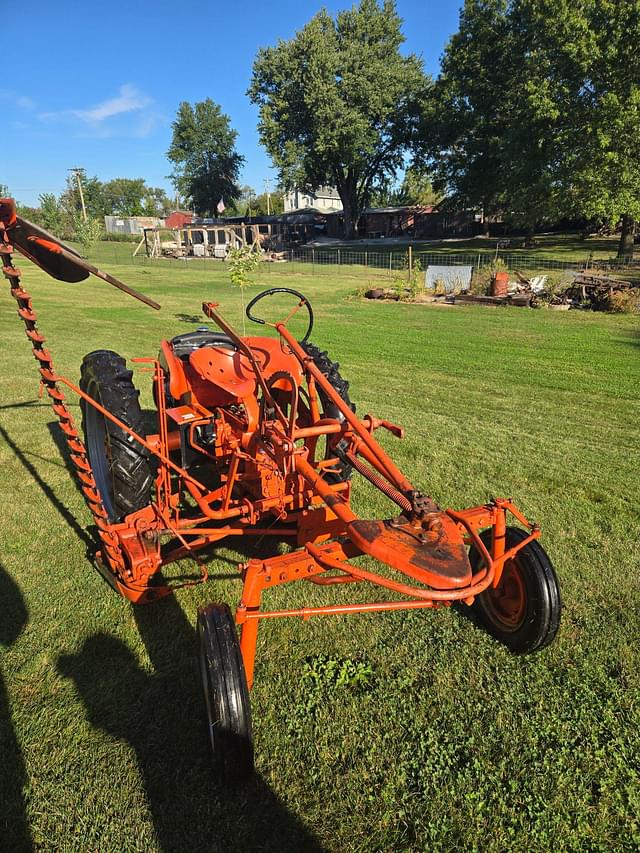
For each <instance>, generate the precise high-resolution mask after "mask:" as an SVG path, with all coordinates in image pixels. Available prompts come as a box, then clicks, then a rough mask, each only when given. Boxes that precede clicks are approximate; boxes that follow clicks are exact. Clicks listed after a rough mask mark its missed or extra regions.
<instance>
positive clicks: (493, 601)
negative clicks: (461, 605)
mask: <svg viewBox="0 0 640 853" xmlns="http://www.w3.org/2000/svg"><path fill="white" fill-rule="evenodd" d="M528 535H529V534H528V533H527V532H526V531H525V530H522V529H520V528H519V527H507V530H506V540H505V548H506V549H507V550H508V549H509V548H513V546H514V545H517V544H518V542H522V540H523V539H526V537H527V536H528ZM481 538H482V541H483V542H484V544H485V545H486V546H487V549H488V550H489V552H491V530H486V531H485V532H484V533H483V534H482V537H481ZM469 559H470V561H471V566H472V568H473V571H474V572H475V571H477V570H478V569H479V567H480V563H481V558H480V554H479V553H478V551H477V549H475V548H472V549H471V552H470V554H469ZM471 609H472V612H473V616H474V617H475V620H476V621H477V622H478V623H479V624H480V625H481V626H482V627H483V628H484V629H485V630H486V631H487V632H488V633H489V634H491V635H492V636H493V637H495V638H496V639H497V640H499V641H500V642H501V643H503V644H504V645H505V646H507V648H509V649H510V650H511V651H512V652H515V653H516V654H525V653H528V652H535V651H539V650H540V649H543V648H544V647H545V646H548V645H549V644H550V643H551V642H552V641H553V639H554V637H555V635H556V633H557V631H558V627H559V625H560V613H561V610H562V602H561V600H560V588H559V586H558V579H557V577H556V573H555V571H554V569H553V565H552V563H551V560H550V559H549V556H548V554H547V552H546V551H545V550H544V548H543V547H542V545H540V544H539V542H538V541H537V540H535V539H534V540H533V541H532V542H530V543H529V544H528V545H525V547H524V548H522V549H521V550H520V551H518V553H517V554H516V555H515V557H514V558H513V559H512V560H508V561H507V562H506V563H505V565H504V569H503V572H502V576H501V578H500V583H499V584H498V586H497V587H496V588H495V589H493V588H492V587H489V589H486V590H485V591H484V592H482V593H481V594H480V595H478V596H477V597H476V600H475V602H474V603H473V605H472V608H471Z"/></svg>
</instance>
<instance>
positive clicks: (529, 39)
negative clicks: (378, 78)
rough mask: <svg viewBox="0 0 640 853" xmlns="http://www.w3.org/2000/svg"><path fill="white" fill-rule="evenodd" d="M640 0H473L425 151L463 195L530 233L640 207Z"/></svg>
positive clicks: (625, 234) (628, 226)
mask: <svg viewBox="0 0 640 853" xmlns="http://www.w3.org/2000/svg"><path fill="white" fill-rule="evenodd" d="M639 38H640V0H625V2H624V3H619V2H616V0H581V2H580V3H575V2H573V1H572V0H466V2H465V4H464V7H463V10H462V12H461V16H460V28H459V31H458V32H457V33H456V34H455V35H454V36H453V37H452V39H451V41H450V42H449V44H448V46H447V48H446V50H445V54H444V57H443V62H442V71H441V74H440V76H439V78H438V80H437V81H436V84H435V87H434V92H433V98H432V100H431V102H430V104H429V106H428V109H426V110H425V114H424V124H423V138H424V139H425V154H426V158H425V159H430V162H431V165H432V166H433V168H434V171H435V174H436V182H435V183H436V187H437V188H439V189H442V190H444V191H446V192H448V193H452V194H453V196H454V197H455V198H456V200H457V201H458V203H462V204H464V205H475V206H481V207H483V208H484V210H485V211H486V212H489V211H491V210H502V211H503V212H504V213H505V214H506V215H507V216H508V217H509V218H510V219H511V220H512V221H514V222H515V223H516V224H519V225H522V226H523V227H524V228H525V229H526V230H527V231H528V232H531V231H532V230H533V228H534V226H535V224H536V223H537V222H541V221H544V220H550V219H556V218H559V217H560V216H573V217H575V216H580V217H586V218H599V219H601V220H608V221H609V222H612V223H616V222H617V221H619V220H620V219H622V222H623V229H622V237H621V243H620V249H619V252H620V253H621V254H629V253H630V252H631V251H632V248H633V222H634V219H637V218H640V134H639V133H638V130H639V129H640V67H639V66H638V63H637V61H636V59H635V51H636V48H637V43H638V39H639Z"/></svg>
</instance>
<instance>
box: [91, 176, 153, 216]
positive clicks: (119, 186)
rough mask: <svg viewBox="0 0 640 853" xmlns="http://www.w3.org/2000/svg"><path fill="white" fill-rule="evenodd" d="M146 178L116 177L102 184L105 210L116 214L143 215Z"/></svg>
mask: <svg viewBox="0 0 640 853" xmlns="http://www.w3.org/2000/svg"><path fill="white" fill-rule="evenodd" d="M146 189H147V188H146V186H145V182H144V178H114V179H113V180H112V181H107V183H106V184H103V186H102V195H103V199H104V208H105V211H106V212H108V213H109V214H113V215H114V216H143V215H144V213H145V210H144V196H145V190H146Z"/></svg>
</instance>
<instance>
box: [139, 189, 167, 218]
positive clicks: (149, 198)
mask: <svg viewBox="0 0 640 853" xmlns="http://www.w3.org/2000/svg"><path fill="white" fill-rule="evenodd" d="M142 207H143V214H144V215H145V216H160V217H162V216H167V215H168V214H169V213H171V211H172V210H173V202H172V200H171V199H170V198H169V196H168V195H167V193H166V190H164V189H163V188H162V187H145V191H144V197H143V199H142Z"/></svg>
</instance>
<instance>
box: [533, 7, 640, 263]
mask: <svg viewBox="0 0 640 853" xmlns="http://www.w3.org/2000/svg"><path fill="white" fill-rule="evenodd" d="M520 4H521V6H522V8H523V10H525V12H526V14H528V16H529V18H530V20H531V23H532V26H531V29H532V30H533V31H535V32H536V33H538V34H539V40H540V45H541V50H542V51H543V52H544V55H545V63H546V65H547V80H546V81H542V80H539V82H538V89H539V91H540V92H541V93H542V96H541V97H540V100H539V107H540V110H541V112H545V111H546V112H547V114H548V115H550V116H552V117H556V116H557V119H556V121H555V124H556V128H557V131H558V132H557V133H556V139H557V143H558V150H559V160H560V161H561V163H562V167H563V168H562V172H561V176H562V184H563V190H564V192H565V194H566V198H567V199H568V200H569V201H570V202H571V204H572V206H573V208H574V210H575V211H577V212H579V213H580V214H581V215H583V216H585V217H588V218H594V219H600V220H604V221H608V222H610V223H616V222H618V221H622V233H621V239H620V246H619V250H618V254H619V255H621V256H624V255H630V254H632V253H633V234H634V224H635V220H638V219H640V62H638V44H639V43H640V0H581V2H580V3H573V2H569V0H553V2H550V0H547V2H542V0H520Z"/></svg>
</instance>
